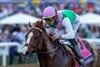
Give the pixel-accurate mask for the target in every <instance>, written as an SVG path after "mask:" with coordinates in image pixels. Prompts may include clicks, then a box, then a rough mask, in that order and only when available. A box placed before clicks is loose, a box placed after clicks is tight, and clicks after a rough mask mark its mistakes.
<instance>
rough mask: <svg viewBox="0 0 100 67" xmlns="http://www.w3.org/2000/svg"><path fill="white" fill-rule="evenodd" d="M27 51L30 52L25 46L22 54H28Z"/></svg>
mask: <svg viewBox="0 0 100 67" xmlns="http://www.w3.org/2000/svg"><path fill="white" fill-rule="evenodd" d="M27 50H28V47H27V46H25V47H24V48H23V49H22V53H23V54H26V52H27Z"/></svg>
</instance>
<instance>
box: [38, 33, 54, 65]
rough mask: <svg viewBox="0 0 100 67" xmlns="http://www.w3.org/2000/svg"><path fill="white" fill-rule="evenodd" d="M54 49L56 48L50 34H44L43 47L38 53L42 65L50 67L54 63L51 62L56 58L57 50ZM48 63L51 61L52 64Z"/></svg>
mask: <svg viewBox="0 0 100 67" xmlns="http://www.w3.org/2000/svg"><path fill="white" fill-rule="evenodd" d="M54 49H55V47H54V45H53V44H52V43H51V42H50V40H49V38H48V36H46V35H44V34H43V36H42V49H41V51H40V53H37V55H38V59H39V62H40V65H41V66H43V67H49V66H50V65H51V64H52V63H50V61H52V60H53V59H54V58H53V56H54V55H55V51H53V50H54ZM48 63H50V65H49V64H48Z"/></svg>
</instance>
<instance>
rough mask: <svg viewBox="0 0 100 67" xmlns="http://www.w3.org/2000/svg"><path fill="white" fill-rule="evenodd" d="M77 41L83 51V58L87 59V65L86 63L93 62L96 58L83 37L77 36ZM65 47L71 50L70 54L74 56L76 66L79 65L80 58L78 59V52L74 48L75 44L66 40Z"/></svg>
mask: <svg viewBox="0 0 100 67" xmlns="http://www.w3.org/2000/svg"><path fill="white" fill-rule="evenodd" d="M76 40H77V42H78V43H79V45H78V46H79V47H80V49H81V53H82V56H83V59H84V61H85V65H86V64H89V63H91V62H92V61H93V60H94V57H93V54H92V53H91V52H90V50H89V49H88V48H87V47H86V46H85V44H84V43H83V41H82V39H80V38H76ZM63 46H64V49H65V51H69V52H70V54H71V55H72V58H73V60H74V63H75V67H78V64H79V60H78V59H77V56H76V54H75V53H76V52H75V51H74V48H73V46H72V45H71V44H70V43H69V42H68V41H66V42H65V43H64V44H63Z"/></svg>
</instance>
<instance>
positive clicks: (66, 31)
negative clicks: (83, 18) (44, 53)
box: [43, 6, 84, 65]
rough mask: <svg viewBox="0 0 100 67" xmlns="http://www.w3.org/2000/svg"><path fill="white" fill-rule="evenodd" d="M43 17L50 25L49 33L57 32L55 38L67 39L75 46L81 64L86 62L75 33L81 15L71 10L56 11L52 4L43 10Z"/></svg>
mask: <svg viewBox="0 0 100 67" xmlns="http://www.w3.org/2000/svg"><path fill="white" fill-rule="evenodd" d="M43 19H44V20H45V21H46V22H47V24H48V25H49V26H50V28H49V33H51V34H52V33H55V35H53V38H54V39H55V38H63V39H65V40H66V39H67V40H68V41H69V42H70V43H71V44H72V45H73V47H74V49H75V52H76V54H77V56H78V59H79V62H80V64H81V65H83V64H84V60H83V57H82V53H81V51H80V48H79V47H78V43H77V41H76V40H75V34H76V32H77V29H78V27H79V25H80V18H79V16H78V15H77V14H76V13H75V12H74V11H71V10H61V11H56V10H55V8H53V7H52V6H48V7H46V8H45V9H44V11H43Z"/></svg>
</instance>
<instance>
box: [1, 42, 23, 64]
mask: <svg viewBox="0 0 100 67" xmlns="http://www.w3.org/2000/svg"><path fill="white" fill-rule="evenodd" d="M11 46H17V51H18V52H21V49H22V47H23V45H22V44H19V43H17V42H1V43H0V55H1V56H2V66H6V65H7V63H6V60H7V59H6V58H7V55H9V47H11Z"/></svg>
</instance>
